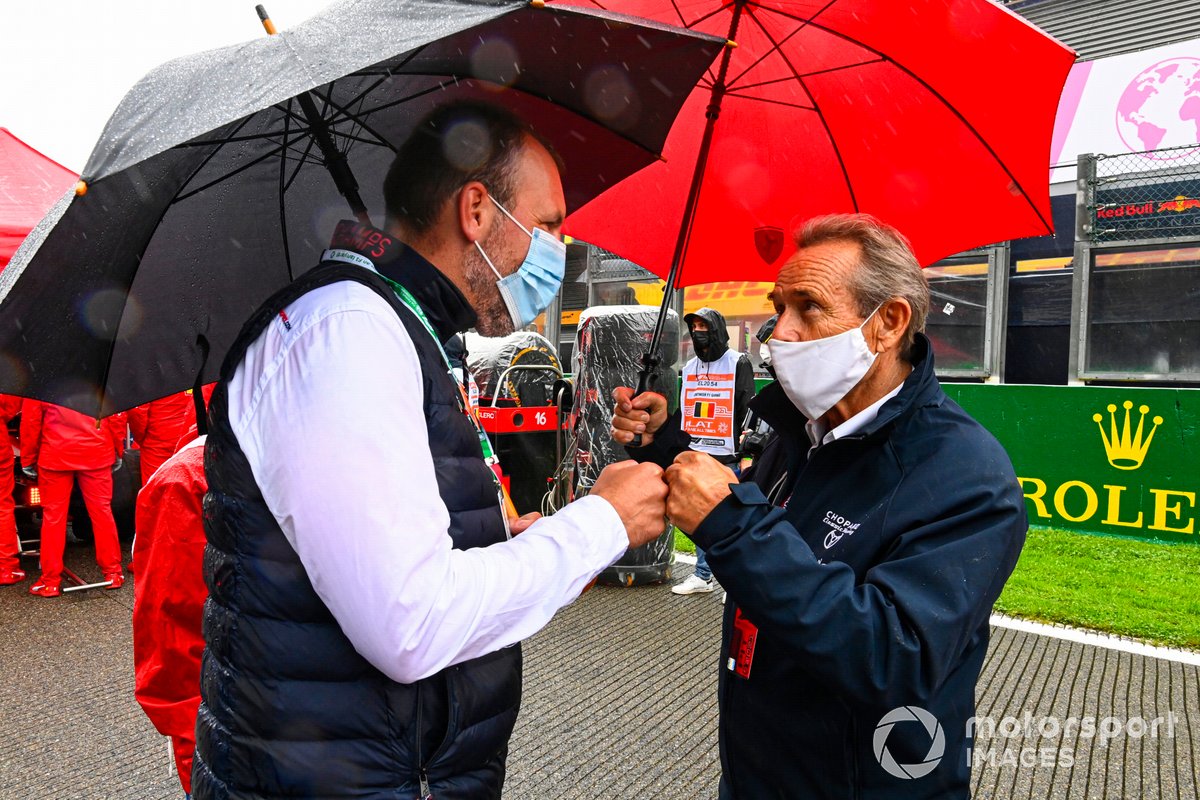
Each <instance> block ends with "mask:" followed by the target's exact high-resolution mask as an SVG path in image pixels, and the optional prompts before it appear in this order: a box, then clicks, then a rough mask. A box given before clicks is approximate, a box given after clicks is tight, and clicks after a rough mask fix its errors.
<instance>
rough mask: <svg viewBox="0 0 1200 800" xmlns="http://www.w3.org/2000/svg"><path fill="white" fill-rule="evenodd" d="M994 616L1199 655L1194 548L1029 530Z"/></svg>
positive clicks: (683, 542) (1198, 554)
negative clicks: (1127, 638) (1099, 633)
mask: <svg viewBox="0 0 1200 800" xmlns="http://www.w3.org/2000/svg"><path fill="white" fill-rule="evenodd" d="M675 549H676V550H678V551H680V552H684V553H695V552H696V547H695V545H694V544H692V540H691V539H689V538H687V536H685V535H684V534H683V533H682V532H681V531H679V530H678V529H676V530H675ZM996 610H997V611H999V612H1001V613H1004V614H1009V615H1011V616H1014V617H1024V618H1026V619H1033V620H1040V621H1042V622H1057V623H1061V624H1063V625H1071V626H1073V627H1077V628H1090V629H1092V630H1097V631H1105V632H1107V633H1115V634H1120V635H1122V636H1131V637H1133V638H1135V639H1141V640H1143V641H1147V642H1153V643H1155V644H1165V645H1171V646H1173V647H1183V648H1187V649H1189V650H1200V546H1196V545H1193V544H1165V543H1158V542H1146V541H1139V540H1136V539H1122V538H1118V537H1115V536H1093V535H1089V534H1086V533H1079V532H1077V531H1066V530H1060V529H1055V528H1037V527H1035V528H1030V529H1029V537H1028V539H1027V540H1026V542H1025V549H1024V550H1023V551H1022V552H1021V560H1020V561H1019V562H1018V563H1017V568H1016V569H1015V570H1014V571H1013V574H1012V577H1011V578H1009V579H1008V584H1007V585H1006V586H1005V587H1004V591H1003V592H1002V593H1001V595H1000V599H999V600H997V601H996Z"/></svg>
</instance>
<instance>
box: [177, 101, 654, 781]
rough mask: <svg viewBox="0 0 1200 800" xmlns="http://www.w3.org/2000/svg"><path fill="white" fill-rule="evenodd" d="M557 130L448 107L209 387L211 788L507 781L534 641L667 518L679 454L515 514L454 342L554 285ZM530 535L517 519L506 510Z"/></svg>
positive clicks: (206, 734)
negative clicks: (669, 473)
mask: <svg viewBox="0 0 1200 800" xmlns="http://www.w3.org/2000/svg"><path fill="white" fill-rule="evenodd" d="M559 170H560V167H559V165H558V163H557V161H556V158H555V156H554V154H553V152H552V151H551V150H550V149H549V147H548V146H547V145H546V144H545V143H544V142H542V141H541V140H539V139H538V137H537V136H536V135H535V133H534V132H533V131H532V130H531V129H530V128H529V127H528V126H527V125H525V124H524V123H522V122H521V121H519V120H516V119H514V118H513V117H511V116H510V115H508V114H507V113H505V112H502V111H500V110H499V109H496V108H493V107H489V106H482V105H475V104H472V105H456V106H451V107H445V108H443V109H441V110H439V111H437V112H434V114H433V115H431V116H430V117H429V118H427V119H426V120H424V121H423V122H421V123H419V124H418V125H417V128H416V130H415V132H414V134H413V135H412V136H411V137H410V138H409V140H408V141H407V142H406V143H405V144H404V145H402V146H401V148H400V150H399V152H398V153H397V156H396V159H395V162H394V163H393V165H392V167H391V170H390V171H389V173H388V176H387V179H386V181H385V184H384V195H385V199H386V202H387V211H388V221H387V224H386V228H385V229H384V230H379V229H375V228H372V227H370V226H368V225H364V224H356V223H353V222H343V223H341V224H339V226H338V229H337V231H336V232H335V234H334V237H333V241H332V243H331V244H330V247H329V249H328V250H326V251H325V253H324V258H323V260H322V263H321V264H320V265H319V266H317V267H316V268H314V269H313V270H311V271H309V272H308V273H306V274H305V275H303V276H302V277H301V278H300V279H298V280H297V281H296V282H295V283H294V284H292V285H291V286H290V287H288V288H286V289H285V290H283V291H282V292H280V293H278V294H276V295H275V296H274V297H272V298H271V299H270V300H268V301H267V302H266V303H265V304H264V305H263V306H262V307H261V308H260V309H259V311H258V312H257V313H256V314H255V316H254V317H252V318H251V320H250V321H249V322H248V323H247V325H246V327H245V328H244V329H243V331H242V334H241V336H240V337H239V339H238V341H237V342H235V343H234V345H233V346H232V348H231V349H230V352H229V355H228V356H227V358H226V361H225V366H224V368H223V370H222V378H221V382H220V384H219V386H218V388H217V390H216V392H215V393H214V395H213V398H212V405H211V409H210V430H209V438H208V441H207V448H208V453H207V462H206V467H207V470H206V471H207V475H208V480H209V495H208V497H207V499H206V502H205V516H206V520H205V521H206V533H207V536H208V543H209V544H208V552H207V553H206V556H205V563H206V567H205V574H206V581H207V583H208V588H209V601H208V605H207V607H206V610H205V617H206V619H205V626H204V628H205V639H206V644H207V649H206V651H205V656H204V664H203V668H202V675H201V695H202V698H203V702H202V705H201V707H200V712H199V716H198V719H197V737H196V743H197V749H196V761H195V766H194V768H193V783H192V789H193V793H194V795H195V796H196V797H197V798H202V799H205V800H207V799H209V798H216V797H247V796H254V797H259V798H267V797H271V798H275V797H278V798H282V797H324V798H332V797H355V798H384V797H387V798H400V797H405V798H408V797H418V796H419V797H422V798H425V797H439V798H449V797H462V798H465V797H470V798H499V797H500V793H501V788H502V785H503V781H504V771H505V759H506V754H507V747H508V738H509V735H510V733H511V731H512V727H513V724H514V722H515V720H516V716H517V710H518V707H519V704H520V696H521V653H520V648H519V646H518V644H517V643H518V642H519V641H520V640H521V639H523V638H525V637H527V636H529V635H530V634H532V633H534V632H536V631H537V630H539V629H540V628H541V627H542V626H543V625H545V624H546V623H547V622H548V621H549V620H550V618H551V616H552V615H553V614H554V613H555V611H557V609H559V608H560V607H562V606H564V605H566V604H568V603H570V602H571V601H572V600H574V599H575V598H576V597H577V596H578V595H579V593H580V592H581V591H582V590H583V588H584V587H585V586H586V585H587V583H588V582H589V581H590V580H591V579H592V578H593V577H594V576H595V575H596V574H597V573H599V572H600V571H601V570H602V569H604V568H605V567H607V566H608V565H609V564H610V563H612V562H613V561H614V560H616V559H617V558H618V557H619V556H621V555H622V554H623V553H624V552H625V550H626V549H627V548H629V547H636V546H639V545H641V544H643V543H644V542H646V541H648V540H650V539H652V538H654V537H655V536H657V535H658V534H659V533H660V532H661V530H662V518H663V514H664V511H665V505H664V500H665V496H666V486H665V484H664V483H663V481H662V480H661V476H662V470H661V469H660V468H659V467H657V466H653V465H636V464H633V463H632V462H630V463H626V464H615V465H612V466H610V467H609V468H608V469H606V470H605V471H604V472H603V473H602V474H601V476H600V478H599V480H598V481H597V483H596V485H595V488H594V489H593V490H592V492H591V493H590V495H589V496H588V497H586V498H583V499H582V500H579V501H577V502H576V503H573V504H571V505H569V506H567V507H566V508H564V509H563V510H562V511H560V512H559V513H558V514H556V515H555V516H554V517H551V518H548V519H544V520H542V519H539V518H538V515H537V514H530V515H526V516H525V517H522V518H520V519H507V518H506V516H505V514H504V512H503V510H502V500H501V497H500V492H499V482H498V480H497V478H496V476H495V475H494V473H493V471H492V468H491V466H492V464H491V463H489V462H492V461H493V459H492V451H491V446H490V444H489V443H488V441H487V437H486V435H485V434H484V433H483V431H482V430H481V429H480V428H479V427H478V422H477V421H476V420H475V418H474V415H471V414H469V413H468V409H467V403H466V401H465V399H464V398H463V392H462V389H461V384H459V383H458V382H457V381H456V380H455V379H454V378H453V377H452V373H451V367H450V364H449V359H448V358H447V357H446V354H445V351H444V350H443V347H444V342H445V341H446V340H447V339H449V338H450V337H451V336H452V335H453V334H454V333H456V332H458V331H462V330H464V329H466V328H469V327H471V326H474V327H475V328H476V329H477V330H478V331H479V332H480V333H482V334H484V335H486V336H503V335H506V334H508V333H510V332H511V331H512V330H514V329H515V328H518V327H522V326H524V325H526V324H528V323H529V322H530V321H532V319H533V318H534V317H536V316H537V315H538V314H539V313H540V312H541V311H542V310H543V309H544V308H545V307H546V305H547V304H548V303H549V302H550V300H551V298H552V297H553V296H554V294H555V293H556V292H557V290H558V287H559V284H560V282H561V280H562V276H563V272H564V268H565V248H564V246H563V244H562V242H561V241H560V239H559V230H560V227H561V225H562V222H563V217H564V216H565V213H566V208H565V202H564V198H563V191H562V185H561V180H560V175H559ZM516 533H520V536H517V537H516V538H511V535H512V534H516Z"/></svg>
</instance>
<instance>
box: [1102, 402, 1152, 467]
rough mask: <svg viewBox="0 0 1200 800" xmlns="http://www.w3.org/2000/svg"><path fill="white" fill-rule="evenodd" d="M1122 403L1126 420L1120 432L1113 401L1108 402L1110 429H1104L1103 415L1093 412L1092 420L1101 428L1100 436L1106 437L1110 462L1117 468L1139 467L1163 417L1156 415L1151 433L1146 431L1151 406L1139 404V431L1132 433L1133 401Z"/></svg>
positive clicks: (1105, 448)
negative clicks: (1131, 415) (1130, 417)
mask: <svg viewBox="0 0 1200 800" xmlns="http://www.w3.org/2000/svg"><path fill="white" fill-rule="evenodd" d="M1121 405H1122V406H1123V407H1124V409H1125V421H1124V423H1123V424H1122V425H1121V428H1120V431H1119V432H1118V430H1117V407H1116V405H1114V404H1113V403H1109V404H1108V416H1109V429H1108V430H1107V431H1106V430H1104V422H1103V419H1104V417H1103V415H1101V414H1093V415H1092V421H1093V422H1095V423H1096V425H1097V427H1099V428H1100V436H1101V438H1103V439H1104V450H1105V452H1106V453H1107V454H1108V463H1110V464H1112V465H1113V466H1114V467H1116V468H1117V469H1137V468H1138V467H1140V466H1141V465H1142V461H1144V460H1145V458H1146V451H1147V450H1149V449H1150V442H1151V441H1153V440H1154V432H1155V431H1156V430H1158V426H1159V425H1162V422H1163V418H1162V417H1157V416H1156V417H1155V418H1154V420H1153V422H1154V426H1153V427H1151V428H1150V433H1145V425H1146V414H1148V413H1149V412H1150V406H1138V411H1140V412H1141V417H1140V418H1138V422H1137V431H1136V432H1132V433H1131V421H1130V419H1129V412H1130V410H1131V409H1132V408H1133V401H1131V400H1126V401H1125V402H1124V403H1122V404H1121ZM1143 434H1145V438H1143Z"/></svg>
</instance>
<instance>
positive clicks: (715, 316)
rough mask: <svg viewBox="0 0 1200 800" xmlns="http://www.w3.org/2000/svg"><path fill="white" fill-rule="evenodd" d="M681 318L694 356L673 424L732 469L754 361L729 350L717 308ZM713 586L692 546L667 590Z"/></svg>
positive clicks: (688, 591)
mask: <svg viewBox="0 0 1200 800" xmlns="http://www.w3.org/2000/svg"><path fill="white" fill-rule="evenodd" d="M683 321H684V322H685V323H687V326H688V334H689V335H690V336H691V338H692V349H693V350H695V352H696V355H695V356H694V357H693V358H691V359H689V360H688V362H687V363H686V364H684V366H683V387H682V388H681V389H680V395H679V411H678V412H677V413H678V414H679V417H680V419H679V421H678V423H677V424H678V425H679V426H680V429H681V430H682V431H683V432H684V433H686V434H687V435H688V436H689V437H690V439H691V443H690V444H689V445H688V447H689V448H690V449H692V450H696V451H699V452H701V453H708V454H709V455H710V456H712V457H713V458H715V459H716V460H717V461H719V462H721V463H722V464H727V465H730V466H731V467H735V468H736V466H737V464H738V461H739V457H738V444H739V442H741V440H742V423H743V422H744V421H745V419H746V410H747V408H748V407H749V404H750V400H751V399H753V398H754V365H753V364H751V363H750V358H749V356H747V355H746V354H745V353H739V352H738V351H736V350H731V349H730V348H729V329H728V328H727V327H726V325H725V317H724V316H722V315H721V312H720V311H717V310H716V309H713V308H701V309H700V310H698V311H696V312H694V313H691V314H687V315H685V316H684V318H683ZM667 424H669V425H673V424H676V423H675V421H673V420H672V421H668V423H667ZM714 588H715V582H714V581H713V577H712V570H710V569H709V568H708V561H707V560H706V559H705V556H704V551H703V550H702V549H700V548H699V547H697V548H696V569H695V571H694V572H693V573H692V574H691V575H689V576H688V577H687V578H686V579H685V580H682V581H680V582H679V583H677V584H675V585H674V586H672V587H671V591H672V592H673V593H675V594H696V593H697V592H711V591H712V590H713V589H714Z"/></svg>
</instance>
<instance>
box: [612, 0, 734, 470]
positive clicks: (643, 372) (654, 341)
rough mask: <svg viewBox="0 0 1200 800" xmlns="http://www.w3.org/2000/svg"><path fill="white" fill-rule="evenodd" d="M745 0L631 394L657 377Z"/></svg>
mask: <svg viewBox="0 0 1200 800" xmlns="http://www.w3.org/2000/svg"><path fill="white" fill-rule="evenodd" d="M748 2H749V0H735V1H734V6H733V19H731V20H730V22H729V35H728V36H727V37H726V39H725V51H724V52H723V53H722V54H721V66H720V67H719V68H718V71H717V79H716V81H715V82H714V83H713V88H712V93H711V94H710V95H709V100H708V108H707V109H705V112H704V116H705V120H706V121H705V123H704V134H703V136H702V138H701V139H700V151H699V152H698V153H697V154H696V168H695V171H693V172H692V183H691V186H690V187H689V188H688V196H687V202H686V203H685V204H684V207H683V219H682V221H681V222H680V226H679V238H678V239H676V240H675V254H674V256H673V257H672V258H671V270H670V272H668V273H667V281H666V283H665V284H664V285H663V299H662V305H661V306H659V308H658V319H657V320H655V322H654V334H653V335H652V336H651V338H650V349H649V350H647V351H646V352H645V353H643V354H642V368H641V369H640V370H638V384H637V391H636V392H635V395H638V394H642V393H644V392H647V391H649V390H650V385H651V383H653V381H654V379H655V378H657V377H658V373H659V367H660V366H661V364H662V357H661V356H660V355H659V354H658V345H659V342H660V341H661V340H662V334H663V329H664V328H665V327H666V323H667V310H668V309H669V308H670V307H671V297H672V295H674V293H675V290H676V289H677V288H678V287H677V286H676V283H677V282H678V280H679V272H680V270H681V269H682V268H683V258H684V255H686V253H687V245H688V240H689V239H690V238H691V234H692V223H693V222H694V221H695V218H696V207H697V206H698V205H699V201H700V188H701V186H702V184H703V183H704V170H705V168H706V167H707V166H708V154H709V151H710V150H711V149H712V140H713V134H714V133H715V131H716V126H717V118H718V117H720V116H721V101H722V100H723V99H724V97H725V77H726V75H727V74H728V72H729V59H730V57H731V56H732V55H733V48H735V47H737V44H736V42H735V41H734V37H735V36H737V30H738V24H739V23H740V22H741V17H742V11H743V10H744V9H745V7H746V4H747V3H748ZM629 446H630V447H641V446H642V436H641V434H634V437H633V441H632V442H630V443H629Z"/></svg>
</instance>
